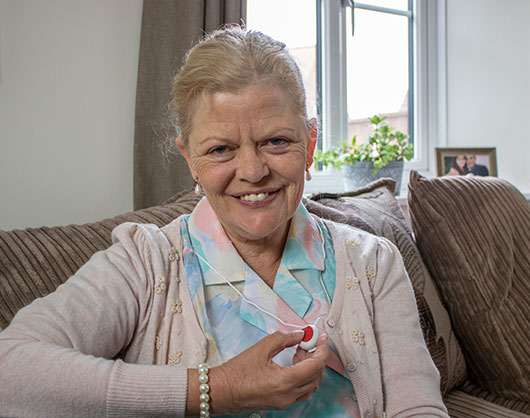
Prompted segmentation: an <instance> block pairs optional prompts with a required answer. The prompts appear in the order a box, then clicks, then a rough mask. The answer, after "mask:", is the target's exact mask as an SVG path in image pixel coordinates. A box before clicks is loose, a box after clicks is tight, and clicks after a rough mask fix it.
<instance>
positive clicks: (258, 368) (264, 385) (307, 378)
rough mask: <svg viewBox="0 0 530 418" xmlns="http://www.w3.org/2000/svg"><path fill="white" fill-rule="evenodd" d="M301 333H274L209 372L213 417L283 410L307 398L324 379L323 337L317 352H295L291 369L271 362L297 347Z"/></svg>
mask: <svg viewBox="0 0 530 418" xmlns="http://www.w3.org/2000/svg"><path fill="white" fill-rule="evenodd" d="M303 336H304V333H303V331H295V332H293V333H283V332H275V333H274V334H272V335H269V336H267V337H265V338H264V339H262V340H261V341H260V342H258V343H257V344H255V345H254V346H252V347H250V348H249V349H247V350H245V351H244V352H242V353H241V354H239V355H238V356H236V357H234V358H233V359H231V360H230V361H228V362H226V363H224V364H223V365H221V366H219V367H215V368H213V369H212V370H211V371H210V382H211V385H210V387H211V391H210V395H211V401H210V403H211V408H212V411H211V412H212V415H216V414H223V413H241V412H250V411H256V410H261V409H264V410H282V409H285V408H287V407H288V406H290V405H292V404H293V403H295V402H299V401H302V400H305V399H307V398H309V397H310V396H311V395H312V394H313V393H315V392H316V391H317V389H318V385H319V383H320V381H321V380H322V378H323V376H324V368H325V367H326V360H327V357H328V353H329V346H328V340H327V336H326V335H322V336H321V337H320V338H319V339H318V341H317V346H316V350H315V351H314V352H312V353H307V352H303V353H302V351H303V350H301V349H300V348H298V351H297V354H296V355H295V356H294V358H293V361H294V364H293V365H292V366H286V367H281V366H279V365H277V364H276V363H274V362H273V361H272V359H273V358H274V356H276V354H278V353H279V352H280V351H282V350H283V349H285V348H287V347H292V346H294V345H296V344H298V343H299V342H300V341H301V340H302V337H303Z"/></svg>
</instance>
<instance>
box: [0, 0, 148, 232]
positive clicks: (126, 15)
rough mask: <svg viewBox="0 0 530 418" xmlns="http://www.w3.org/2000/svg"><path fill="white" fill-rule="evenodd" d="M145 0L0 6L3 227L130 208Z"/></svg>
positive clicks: (2, 1) (77, 219) (4, 0)
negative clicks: (135, 114) (137, 81)
mask: <svg viewBox="0 0 530 418" xmlns="http://www.w3.org/2000/svg"><path fill="white" fill-rule="evenodd" d="M141 11H142V0H83V1H72V0H46V1H42V0H0V228H1V229H12V228H23V227H26V226H40V225H64V224H68V223H82V222H87V221H94V220H98V219H102V218H104V217H109V216H113V215H116V214H119V213H123V212H125V211H128V210H131V209H132V173H133V166H132V156H133V131H134V106H135V90H136V77H137V68H138V51H139V41H140V25H141Z"/></svg>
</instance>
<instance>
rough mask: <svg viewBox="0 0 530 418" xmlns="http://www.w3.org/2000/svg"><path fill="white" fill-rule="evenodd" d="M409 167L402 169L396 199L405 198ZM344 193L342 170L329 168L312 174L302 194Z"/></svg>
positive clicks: (428, 174) (431, 174) (422, 171)
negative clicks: (399, 187)
mask: <svg viewBox="0 0 530 418" xmlns="http://www.w3.org/2000/svg"><path fill="white" fill-rule="evenodd" d="M419 173H420V174H421V175H423V176H426V177H434V173H432V172H430V171H425V170H419ZM409 176H410V168H409V169H407V168H405V170H403V178H402V180H401V190H399V193H398V194H397V195H396V199H398V201H399V200H400V199H401V200H405V201H406V199H407V193H408V184H409ZM324 192H325V193H344V192H345V189H344V180H343V176H342V171H340V170H336V169H329V170H328V171H326V172H324V173H315V174H313V179H312V180H311V181H308V182H306V184H305V188H304V194H306V195H310V194H314V193H324Z"/></svg>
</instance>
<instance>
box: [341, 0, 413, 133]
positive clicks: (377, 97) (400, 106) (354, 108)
mask: <svg viewBox="0 0 530 418" xmlns="http://www.w3.org/2000/svg"><path fill="white" fill-rule="evenodd" d="M372 3H375V2H372ZM387 3H392V2H391V1H390V0H389V1H388V2H387ZM351 20H352V19H351V14H350V13H348V15H347V25H348V31H347V36H346V39H347V41H346V42H347V74H348V76H347V77H348V80H347V83H348V94H347V97H348V138H352V137H353V136H354V135H357V137H358V140H359V141H361V142H363V141H364V140H365V139H367V137H368V136H369V135H370V132H371V131H370V127H369V126H368V123H367V120H366V119H367V118H368V117H371V116H373V115H375V114H379V115H384V116H387V118H388V119H387V121H388V124H389V125H390V126H394V127H395V128H396V129H398V130H400V131H401V132H403V133H406V134H408V133H409V128H408V126H409V124H408V91H409V42H408V18H407V17H406V16H400V15H391V14H387V13H381V12H374V11H368V10H362V9H356V10H355V36H354V37H352V36H351V24H352V21H351Z"/></svg>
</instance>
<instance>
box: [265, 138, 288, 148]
mask: <svg viewBox="0 0 530 418" xmlns="http://www.w3.org/2000/svg"><path fill="white" fill-rule="evenodd" d="M269 142H270V144H271V145H274V146H275V147H277V146H279V145H284V144H286V143H287V142H288V141H287V139H285V138H272V139H270V140H269Z"/></svg>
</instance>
